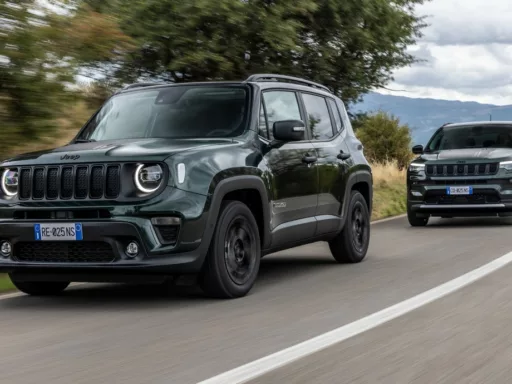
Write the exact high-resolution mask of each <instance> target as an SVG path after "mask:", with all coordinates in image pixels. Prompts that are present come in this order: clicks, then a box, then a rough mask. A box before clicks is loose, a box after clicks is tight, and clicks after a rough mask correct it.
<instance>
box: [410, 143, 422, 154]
mask: <svg viewBox="0 0 512 384" xmlns="http://www.w3.org/2000/svg"><path fill="white" fill-rule="evenodd" d="M412 153H414V154H415V155H421V154H422V153H423V145H415V146H414V147H412Z"/></svg>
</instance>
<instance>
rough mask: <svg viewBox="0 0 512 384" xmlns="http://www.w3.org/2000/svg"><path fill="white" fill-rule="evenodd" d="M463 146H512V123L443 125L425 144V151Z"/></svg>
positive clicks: (463, 147) (460, 147)
mask: <svg viewBox="0 0 512 384" xmlns="http://www.w3.org/2000/svg"><path fill="white" fill-rule="evenodd" d="M465 148H512V125H485V124H484V125H474V126H473V125H472V126H459V127H457V126H455V127H444V128H442V129H440V130H439V131H437V132H436V134H435V135H434V137H432V140H430V143H429V144H428V145H427V152H429V151H430V152H432V151H442V150H450V149H465Z"/></svg>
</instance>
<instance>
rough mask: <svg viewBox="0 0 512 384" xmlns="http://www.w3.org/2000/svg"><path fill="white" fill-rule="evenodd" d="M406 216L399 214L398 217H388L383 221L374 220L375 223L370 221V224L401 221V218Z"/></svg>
mask: <svg viewBox="0 0 512 384" xmlns="http://www.w3.org/2000/svg"><path fill="white" fill-rule="evenodd" d="M405 216H407V214H406V213H401V214H400V215H396V216H390V217H386V218H384V219H379V220H375V221H371V222H370V224H380V223H385V222H387V221H391V220H396V219H401V218H403V217H405Z"/></svg>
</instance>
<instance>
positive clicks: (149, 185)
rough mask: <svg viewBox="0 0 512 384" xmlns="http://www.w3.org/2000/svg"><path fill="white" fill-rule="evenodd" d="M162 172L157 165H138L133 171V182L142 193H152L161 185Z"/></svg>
mask: <svg viewBox="0 0 512 384" xmlns="http://www.w3.org/2000/svg"><path fill="white" fill-rule="evenodd" d="M163 178H164V170H163V169H162V167H161V166H160V165H158V164H151V165H147V164H140V165H139V166H138V167H137V169H136V170H135V175H134V181H135V186H136V187H137V189H138V190H139V191H140V192H142V193H153V192H155V191H156V190H157V189H158V188H160V185H161V184H162V180H163Z"/></svg>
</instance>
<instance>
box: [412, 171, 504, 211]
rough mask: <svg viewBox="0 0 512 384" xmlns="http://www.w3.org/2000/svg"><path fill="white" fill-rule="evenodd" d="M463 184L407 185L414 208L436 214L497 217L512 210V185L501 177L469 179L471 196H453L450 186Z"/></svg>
mask: <svg viewBox="0 0 512 384" xmlns="http://www.w3.org/2000/svg"><path fill="white" fill-rule="evenodd" d="M450 185H451V186H455V187H457V186H460V185H461V184H460V182H459V183H457V184H455V183H454V184H450V183H449V182H446V184H445V185H432V184H423V183H415V184H412V185H411V184H409V185H408V188H407V201H408V208H409V210H410V211H413V212H416V213H417V214H425V215H433V216H448V215H452V216H453V215H458V216H473V215H475V216H496V215H507V214H508V213H512V184H511V183H510V182H509V180H507V181H506V182H505V181H503V182H497V180H485V181H482V180H479V182H478V183H474V184H473V183H472V182H471V181H468V182H467V183H465V184H464V185H467V186H470V187H472V194H471V195H449V194H447V191H446V189H447V187H448V186H450Z"/></svg>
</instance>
